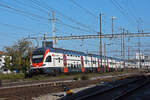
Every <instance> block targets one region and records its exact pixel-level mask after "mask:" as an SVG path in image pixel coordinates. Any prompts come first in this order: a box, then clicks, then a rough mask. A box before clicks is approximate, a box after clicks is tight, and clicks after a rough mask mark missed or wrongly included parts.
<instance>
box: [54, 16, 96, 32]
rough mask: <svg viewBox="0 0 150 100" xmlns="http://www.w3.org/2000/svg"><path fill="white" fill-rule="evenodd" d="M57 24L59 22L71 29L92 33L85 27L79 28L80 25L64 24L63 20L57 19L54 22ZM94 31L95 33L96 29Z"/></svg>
mask: <svg viewBox="0 0 150 100" xmlns="http://www.w3.org/2000/svg"><path fill="white" fill-rule="evenodd" d="M56 23H57V24H61V25H64V26H66V27H69V28H72V29H76V30H80V31H84V32H88V33H92V32H93V31H92V30H91V31H90V30H87V29H83V28H80V27H77V26H73V25H69V24H66V23H64V22H63V21H61V20H59V19H58V21H57V22H56ZM94 33H97V32H96V31H94Z"/></svg>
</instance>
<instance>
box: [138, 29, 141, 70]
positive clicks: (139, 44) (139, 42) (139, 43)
mask: <svg viewBox="0 0 150 100" xmlns="http://www.w3.org/2000/svg"><path fill="white" fill-rule="evenodd" d="M138 33H140V31H139V30H138ZM138 46H139V67H140V68H141V55H142V54H141V50H140V47H141V41H140V37H139V38H138Z"/></svg>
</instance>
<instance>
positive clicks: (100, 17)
mask: <svg viewBox="0 0 150 100" xmlns="http://www.w3.org/2000/svg"><path fill="white" fill-rule="evenodd" d="M99 24H100V32H99V37H100V40H99V55H100V56H101V66H102V38H101V35H102V13H100V15H99Z"/></svg>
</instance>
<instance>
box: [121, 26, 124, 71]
mask: <svg viewBox="0 0 150 100" xmlns="http://www.w3.org/2000/svg"><path fill="white" fill-rule="evenodd" d="M121 31H122V33H121V34H122V35H121V57H122V59H123V65H124V68H125V54H124V49H125V47H124V31H125V30H124V28H121Z"/></svg>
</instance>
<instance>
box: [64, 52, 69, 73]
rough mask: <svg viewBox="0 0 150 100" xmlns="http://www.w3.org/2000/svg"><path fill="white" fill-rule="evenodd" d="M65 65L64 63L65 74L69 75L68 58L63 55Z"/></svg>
mask: <svg viewBox="0 0 150 100" xmlns="http://www.w3.org/2000/svg"><path fill="white" fill-rule="evenodd" d="M63 63H64V73H67V72H68V68H67V56H66V54H63Z"/></svg>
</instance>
